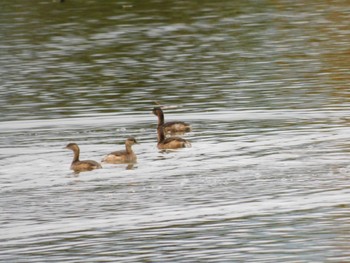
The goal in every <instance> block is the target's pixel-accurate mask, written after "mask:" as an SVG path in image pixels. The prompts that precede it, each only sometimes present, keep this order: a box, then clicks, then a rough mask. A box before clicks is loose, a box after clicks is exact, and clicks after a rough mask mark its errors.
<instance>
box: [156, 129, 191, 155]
mask: <svg viewBox="0 0 350 263" xmlns="http://www.w3.org/2000/svg"><path fill="white" fill-rule="evenodd" d="M157 134H158V144H157V147H158V149H178V148H186V147H187V148H189V147H191V143H190V142H189V141H187V140H185V139H183V138H180V137H169V138H165V134H164V130H163V126H161V125H158V127H157Z"/></svg>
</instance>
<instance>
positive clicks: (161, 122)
mask: <svg viewBox="0 0 350 263" xmlns="http://www.w3.org/2000/svg"><path fill="white" fill-rule="evenodd" d="M157 116H158V126H160V125H163V124H164V114H163V112H159V114H158V115H157Z"/></svg>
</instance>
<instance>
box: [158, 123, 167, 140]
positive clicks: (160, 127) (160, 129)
mask: <svg viewBox="0 0 350 263" xmlns="http://www.w3.org/2000/svg"><path fill="white" fill-rule="evenodd" d="M157 134H158V143H160V142H162V141H164V139H165V135H164V130H163V127H162V126H161V125H158V127H157Z"/></svg>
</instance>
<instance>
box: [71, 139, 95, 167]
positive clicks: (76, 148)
mask: <svg viewBox="0 0 350 263" xmlns="http://www.w3.org/2000/svg"><path fill="white" fill-rule="evenodd" d="M66 149H69V150H72V151H73V153H74V157H73V161H72V164H71V166H70V169H71V170H74V171H75V172H82V171H91V170H93V169H99V168H102V166H101V164H99V163H98V162H95V161H92V160H84V161H80V160H79V154H80V149H79V146H78V145H77V144H76V143H69V144H67V146H66Z"/></svg>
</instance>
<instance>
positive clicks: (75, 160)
mask: <svg viewBox="0 0 350 263" xmlns="http://www.w3.org/2000/svg"><path fill="white" fill-rule="evenodd" d="M73 152H74V157H73V163H75V162H79V154H80V150H79V149H74V150H73Z"/></svg>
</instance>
